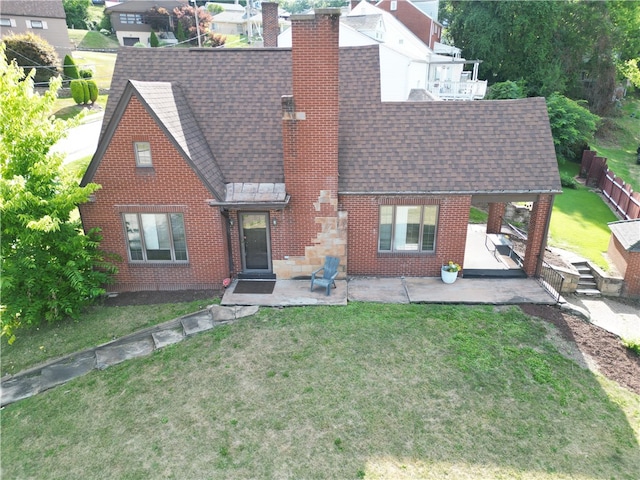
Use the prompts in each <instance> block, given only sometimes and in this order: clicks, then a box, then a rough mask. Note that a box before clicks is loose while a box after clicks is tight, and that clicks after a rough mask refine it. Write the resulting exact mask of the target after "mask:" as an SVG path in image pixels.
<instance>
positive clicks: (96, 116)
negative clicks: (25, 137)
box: [51, 112, 104, 164]
mask: <svg viewBox="0 0 640 480" xmlns="http://www.w3.org/2000/svg"><path fill="white" fill-rule="evenodd" d="M103 117H104V112H99V113H92V114H90V115H87V117H86V118H85V119H84V120H83V123H82V124H80V125H78V126H77V127H74V128H70V129H69V130H67V136H66V137H65V138H61V139H60V140H59V141H58V143H56V144H55V145H54V146H53V148H52V149H51V150H52V152H56V153H62V154H64V155H65V158H64V161H63V163H65V164H66V163H69V162H73V161H74V160H78V159H80V158H84V157H88V156H91V155H93V154H94V153H95V151H96V148H97V147H98V138H99V137H100V130H101V129H102V119H103Z"/></svg>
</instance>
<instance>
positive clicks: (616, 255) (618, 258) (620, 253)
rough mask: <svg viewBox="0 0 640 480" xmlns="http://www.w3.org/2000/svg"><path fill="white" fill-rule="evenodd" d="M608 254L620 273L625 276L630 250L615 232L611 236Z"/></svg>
mask: <svg viewBox="0 0 640 480" xmlns="http://www.w3.org/2000/svg"><path fill="white" fill-rule="evenodd" d="M607 255H609V258H610V259H611V260H612V261H613V264H614V265H615V266H616V268H617V269H618V271H619V272H620V275H622V276H623V277H624V275H625V273H626V271H627V263H628V262H629V252H628V251H627V250H626V249H625V248H624V247H623V246H622V244H621V243H620V241H619V240H618V239H617V238H616V236H615V235H614V234H613V233H612V234H611V237H610V238H609V248H608V249H607Z"/></svg>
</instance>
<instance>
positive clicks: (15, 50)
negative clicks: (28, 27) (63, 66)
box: [2, 32, 60, 84]
mask: <svg viewBox="0 0 640 480" xmlns="http://www.w3.org/2000/svg"><path fill="white" fill-rule="evenodd" d="M2 42H3V43H4V44H5V45H6V52H5V55H6V58H7V60H8V61H12V60H15V61H16V63H17V64H18V65H19V66H20V67H23V68H24V69H25V70H26V71H29V70H31V68H29V67H34V70H35V73H34V77H33V81H34V82H36V83H37V84H41V83H44V84H46V83H49V79H50V78H51V77H54V76H57V75H58V66H59V65H60V59H59V58H58V54H57V53H56V51H55V49H54V48H53V47H52V46H51V45H50V44H49V42H47V41H46V40H45V39H44V38H42V37H40V36H38V35H34V34H33V33H30V32H29V33H23V34H20V35H9V36H7V37H4V38H3V39H2Z"/></svg>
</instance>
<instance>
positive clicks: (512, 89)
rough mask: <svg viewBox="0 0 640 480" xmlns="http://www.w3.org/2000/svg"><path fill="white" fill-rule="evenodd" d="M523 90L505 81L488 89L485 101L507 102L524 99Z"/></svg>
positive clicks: (519, 86)
mask: <svg viewBox="0 0 640 480" xmlns="http://www.w3.org/2000/svg"><path fill="white" fill-rule="evenodd" d="M525 96H526V95H525V94H524V88H523V86H522V85H518V84H517V83H516V82H512V81H510V80H509V81H507V82H499V83H494V84H493V85H491V87H489V91H488V92H487V96H486V99H487V100H508V99H513V98H524V97H525Z"/></svg>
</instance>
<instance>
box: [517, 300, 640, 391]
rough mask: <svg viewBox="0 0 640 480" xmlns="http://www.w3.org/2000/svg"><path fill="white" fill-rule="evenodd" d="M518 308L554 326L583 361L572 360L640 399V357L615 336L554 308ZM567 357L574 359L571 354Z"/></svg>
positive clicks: (525, 306)
mask: <svg viewBox="0 0 640 480" xmlns="http://www.w3.org/2000/svg"><path fill="white" fill-rule="evenodd" d="M520 308H521V309H522V311H524V312H525V313H526V314H527V315H531V316H534V317H538V318H540V319H542V320H545V321H546V322H549V323H550V324H553V325H554V326H555V327H556V328H557V329H558V331H559V333H560V335H561V336H562V338H564V339H565V340H566V341H567V342H569V344H570V345H571V344H573V345H575V347H576V348H577V350H578V351H579V356H580V357H582V361H580V358H575V357H574V358H573V359H574V360H577V361H578V362H579V363H581V364H583V366H584V365H586V366H588V367H589V368H595V369H596V370H597V371H598V372H599V373H601V374H602V375H604V376H605V377H607V378H609V379H611V380H614V381H615V382H617V383H618V384H620V385H622V386H623V387H625V388H628V389H629V390H631V391H633V392H635V393H637V394H638V395H640V357H639V356H638V355H636V354H634V353H633V352H631V351H629V350H628V349H627V348H625V347H624V345H622V343H621V341H620V339H619V338H618V337H617V336H616V335H614V334H612V333H609V332H607V331H606V330H604V329H602V328H600V327H598V326H596V325H593V324H591V323H589V322H587V321H585V320H583V319H581V318H579V317H577V316H575V315H570V314H568V313H565V312H562V311H561V310H559V309H558V308H556V307H551V306H547V305H531V304H524V305H520ZM562 353H565V354H567V353H566V352H562ZM567 356H569V357H573V355H571V353H569V354H567Z"/></svg>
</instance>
